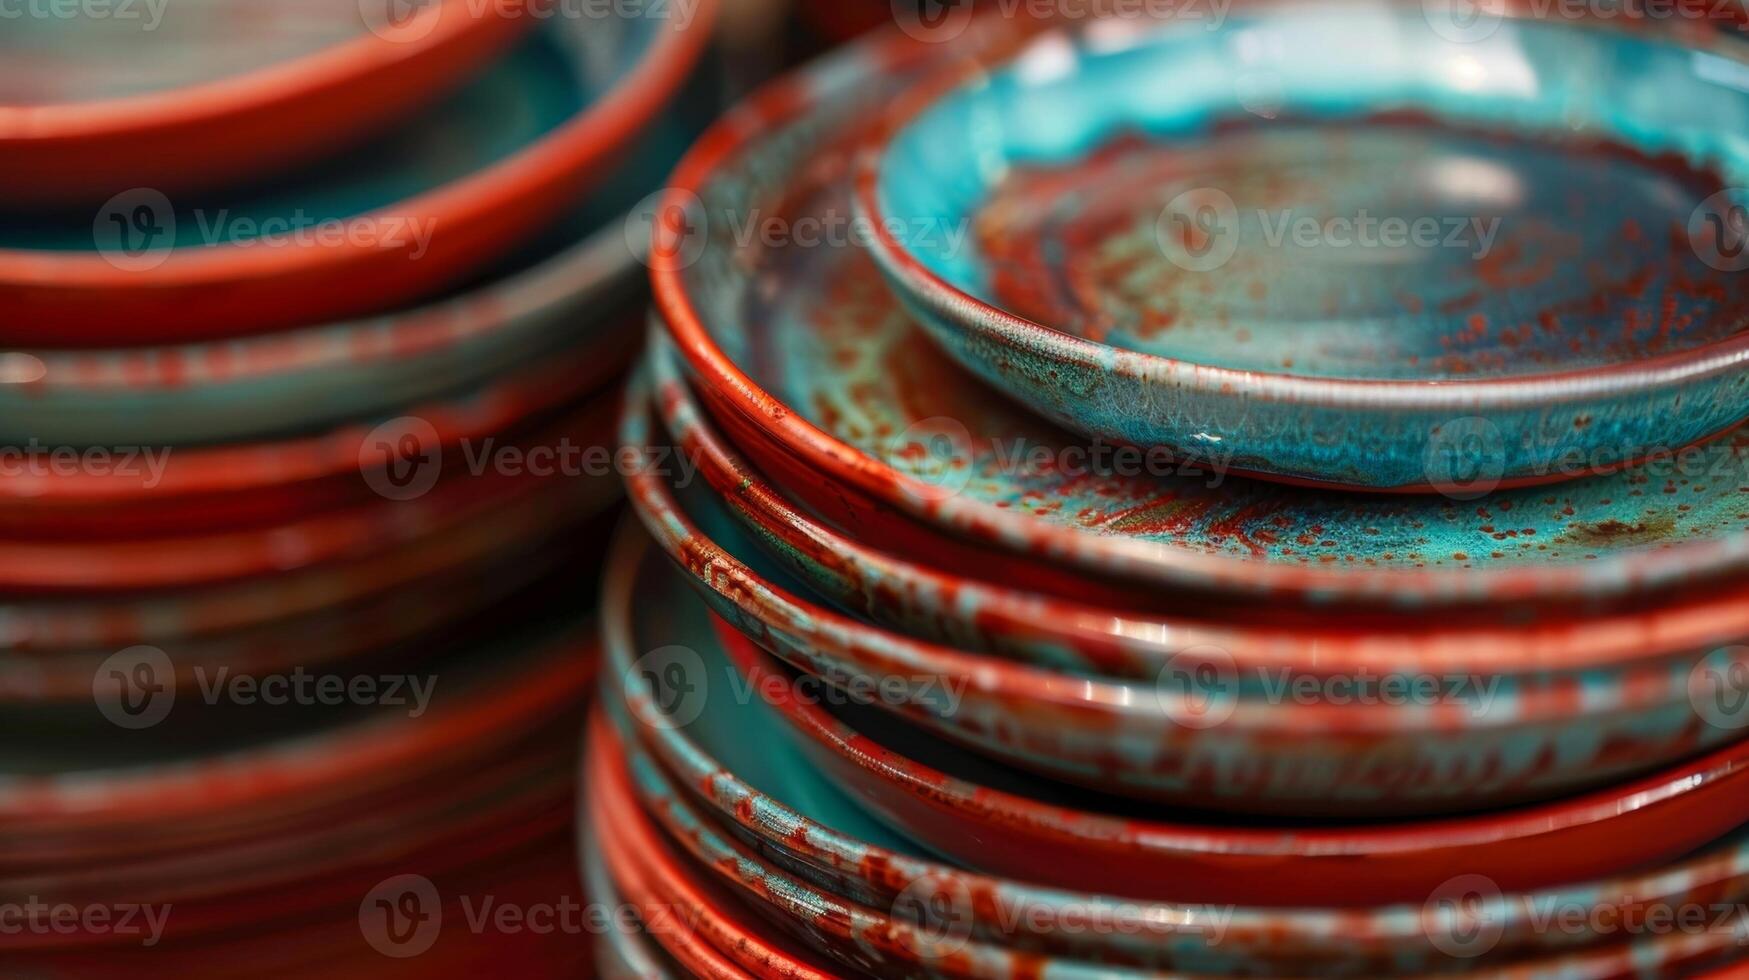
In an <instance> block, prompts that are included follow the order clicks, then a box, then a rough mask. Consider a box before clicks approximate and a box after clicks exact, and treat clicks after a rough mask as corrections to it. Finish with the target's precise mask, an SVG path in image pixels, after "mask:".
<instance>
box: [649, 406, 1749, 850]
mask: <svg viewBox="0 0 1749 980" xmlns="http://www.w3.org/2000/svg"><path fill="white" fill-rule="evenodd" d="M637 398H638V395H637V394H636V393H634V400H633V404H634V405H635V404H639V402H638V400H637ZM622 432H623V438H622V441H623V442H624V444H626V445H630V446H649V445H652V442H651V433H650V432H649V430H648V420H647V418H645V416H643V415H642V414H641V413H639V412H637V411H632V412H628V413H627V415H626V418H625V420H624V423H623V425H622ZM627 485H628V488H629V492H630V495H631V498H632V503H633V506H634V508H635V510H636V511H637V512H638V514H639V516H640V517H642V518H643V520H644V524H645V526H646V527H647V528H649V529H650V531H651V533H652V535H654V537H655V538H656V540H657V542H658V544H660V545H661V547H662V548H663V550H664V551H666V552H667V553H668V554H669V555H670V556H671V557H673V558H674V559H675V561H676V562H677V563H678V564H679V565H680V566H681V567H683V568H685V569H686V570H687V571H688V573H689V575H690V577H691V580H692V581H693V582H694V583H695V585H696V586H697V587H698V588H699V591H700V593H701V594H702V595H703V596H704V597H705V598H706V599H707V600H708V601H709V602H710V604H711V606H712V608H713V609H715V610H716V611H717V612H719V613H720V614H721V615H723V616H724V617H725V618H726V619H728V620H729V621H730V622H731V623H733V624H734V625H735V626H736V627H737V628H739V629H741V630H743V631H744V632H746V633H747V634H748V635H749V636H751V637H754V638H755V639H757V640H758V641H759V643H760V644H761V645H762V646H765V647H766V648H767V649H769V650H771V651H772V652H773V653H776V654H777V655H778V656H780V657H781V658H783V659H784V660H786V661H788V662H789V663H790V664H791V665H793V666H795V667H796V668H797V669H800V670H803V671H805V672H807V673H810V674H815V675H818V676H821V677H826V678H831V679H832V680H833V682H834V683H836V684H838V685H840V686H843V685H845V684H852V685H868V684H884V683H891V679H892V678H899V679H900V682H899V683H898V684H897V685H896V686H895V687H893V690H892V694H891V695H890V696H889V697H886V698H883V699H882V706H883V707H886V708H888V709H890V710H892V711H893V712H895V713H897V714H900V715H902V716H903V717H905V718H907V719H909V720H910V721H911V722H912V723H914V724H918V725H921V726H923V727H924V728H926V729H928V730H930V731H933V732H935V733H938V734H940V735H944V736H947V737H948V738H950V739H953V740H954V741H956V742H959V743H960V744H962V745H966V746H968V747H971V748H974V749H975V750H976V751H978V752H980V753H983V754H985V755H988V756H991V757H994V758H998V759H1001V760H1003V761H1006V762H1008V763H1011V764H1014V765H1018V766H1021V767H1023V768H1027V769H1031V770H1034V771H1037V772H1041V773H1045V774H1048V775H1051V776H1053V777H1056V778H1060V779H1067V780H1070V781H1074V782H1079V783H1085V784H1089V785H1092V786H1095V787H1097V788H1099V789H1102V790H1105V791H1107V792H1120V793H1123V794H1126V795H1136V796H1144V797H1152V798H1158V799H1162V800H1166V801H1170V802H1174V803H1178V804H1182V805H1187V806H1193V807H1198V808H1204V809H1206V808H1218V809H1231V810H1246V811H1257V812H1271V813H1291V814H1294V815H1296V816H1306V815H1311V814H1325V815H1332V816H1368V817H1377V816H1379V815H1381V814H1408V813H1415V812H1420V813H1430V812H1455V811H1462V810H1467V809H1479V808H1482V807H1486V806H1491V805H1503V804H1508V803H1514V802H1527V801H1530V800H1535V799H1547V798H1550V797H1552V796H1555V795H1558V794H1561V793H1564V792H1572V791H1575V790H1578V789H1582V788H1585V787H1588V786H1596V785H1599V784H1602V783H1604V782H1607V781H1609V780H1611V779H1622V778H1626V777H1628V776H1631V775H1634V774H1636V773H1642V772H1645V771H1647V770H1650V769H1653V768H1656V767H1658V766H1663V765H1669V764H1671V763H1673V762H1675V761H1676V760H1678V759H1682V758H1685V757H1688V756H1690V755H1693V754H1694V753H1696V752H1697V751H1699V750H1701V749H1704V748H1707V747H1709V746H1716V745H1720V744H1723V743H1725V742H1728V741H1731V740H1733V739H1734V738H1735V737H1736V736H1737V734H1738V729H1739V728H1740V727H1741V721H1740V719H1742V718H1743V717H1744V715H1743V713H1742V712H1741V711H1737V710H1735V709H1737V708H1740V707H1741V706H1742V705H1740V704H1739V703H1738V702H1739V701H1741V698H1739V697H1737V693H1738V689H1737V687H1736V686H1734V682H1733V681H1732V678H1734V677H1737V676H1739V675H1740V674H1741V672H1742V670H1743V666H1742V663H1741V661H1743V660H1744V659H1745V658H1746V657H1749V648H1744V647H1737V646H1732V647H1725V648H1721V649H1719V650H1716V651H1711V652H1706V653H1703V654H1700V656H1699V659H1689V660H1681V659H1680V658H1679V659H1678V660H1675V661H1670V662H1666V663H1654V664H1652V665H1650V666H1642V667H1639V668H1634V667H1625V668H1624V669H1623V670H1622V671H1621V673H1620V674H1619V676H1618V677H1616V678H1615V679H1614V682H1613V683H1612V684H1610V685H1607V686H1606V687H1604V688H1603V689H1601V690H1598V691H1592V690H1591V689H1589V688H1587V687H1586V686H1585V685H1583V684H1577V683H1573V680H1572V679H1571V678H1568V679H1566V680H1560V679H1556V680H1550V679H1547V678H1541V679H1538V678H1496V679H1492V680H1489V679H1483V678H1481V677H1480V676H1479V675H1476V674H1474V673H1473V672H1461V671H1460V672H1454V673H1449V674H1447V673H1440V674H1433V675H1426V674H1423V675H1419V677H1418V678H1417V679H1416V680H1415V681H1414V689H1415V690H1416V691H1419V692H1420V693H1416V694H1408V693H1403V694H1401V696H1393V697H1392V698H1384V697H1374V696H1366V697H1355V696H1353V695H1354V694H1355V693H1356V692H1358V691H1360V690H1361V689H1363V688H1364V689H1367V690H1375V688H1374V687H1373V686H1372V685H1371V682H1368V681H1365V680H1363V679H1362V678H1361V677H1359V676H1358V675H1356V676H1354V677H1352V678H1350V679H1349V681H1348V682H1345V683H1349V684H1352V685H1354V686H1347V687H1344V688H1343V691H1345V692H1347V693H1343V694H1341V695H1340V696H1336V695H1329V694H1327V693H1326V692H1327V691H1329V690H1331V689H1329V688H1327V687H1326V686H1324V684H1323V683H1322V682H1321V681H1314V682H1313V683H1312V686H1311V687H1310V688H1309V689H1308V688H1307V687H1306V686H1305V684H1306V682H1305V681H1302V680H1300V679H1299V676H1300V675H1297V674H1296V673H1295V672H1294V671H1293V670H1291V669H1289V670H1287V671H1286V672H1285V673H1282V672H1279V671H1278V672H1261V673H1258V674H1257V675H1255V676H1253V675H1252V674H1251V672H1250V671H1249V670H1248V671H1247V672H1246V673H1245V674H1243V675H1241V674H1239V673H1238V672H1237V670H1236V668H1235V667H1233V666H1232V661H1231V659H1230V655H1225V654H1224V652H1223V651H1218V650H1213V649H1192V650H1187V651H1183V653H1181V654H1180V655H1178V656H1176V657H1174V658H1173V662H1169V663H1168V667H1167V669H1164V670H1162V671H1161V673H1160V676H1159V677H1158V678H1157V679H1156V680H1155V682H1153V683H1151V684H1139V683H1126V682H1120V681H1115V680H1110V681H1108V680H1099V679H1093V678H1087V677H1085V676H1077V675H1072V674H1065V673H1061V672H1058V671H1054V670H1046V669H1040V668H1037V667H1033V666H1030V665H1024V664H1016V663H1014V662H1013V661H1010V660H1006V659H1003V658H999V657H992V656H987V655H982V654H977V653H971V652H967V651H963V650H959V649H954V648H949V647H944V646H941V645H938V644H933V643H927V642H921V641H917V640H914V639H912V638H910V637H907V636H903V635H900V634H895V633H892V632H889V631H886V630H883V629H880V628H878V627H875V626H873V625H871V624H869V623H867V622H866V621H863V620H860V619H857V618H855V617H853V616H848V615H844V614H842V613H840V612H837V611H834V610H830V609H827V608H825V607H823V606H820V605H818V604H816V603H814V602H812V601H810V600H809V599H807V598H805V596H804V595H803V592H804V591H805V589H804V587H802V586H799V585H797V584H795V583H794V582H793V581H791V580H790V579H789V578H788V577H787V576H786V575H785V574H784V573H782V571H781V570H780V569H778V568H777V567H776V565H775V563H774V562H771V561H769V560H766V559H764V558H763V556H762V554H761V553H760V551H759V548H758V546H757V545H756V544H754V543H753V541H751V540H749V537H748V536H747V535H746V534H745V533H744V532H742V531H740V529H739V528H738V527H736V525H735V524H734V522H733V521H732V520H730V519H728V518H727V517H726V515H724V514H722V512H721V509H720V505H718V504H715V503H714V502H713V500H712V495H711V493H710V491H709V489H708V487H699V486H693V487H691V488H689V489H688V490H687V491H686V495H687V497H689V498H690V500H689V502H688V504H687V509H685V510H683V509H682V508H681V507H680V506H679V504H678V503H677V502H676V500H675V498H674V496H673V493H672V491H671V490H670V488H669V486H668V484H667V482H666V478H665V476H664V475H663V474H662V473H659V472H657V471H656V470H655V469H654V468H640V469H638V470H636V471H634V472H631V473H629V474H628V475H627ZM698 519H704V520H707V521H709V525H708V527H705V528H701V527H700V526H699V525H698V524H696V523H694V522H695V520H698ZM749 563H751V564H749ZM883 679H885V680H883ZM1284 680H1285V683H1284ZM1382 690H1383V689H1382V688H1378V689H1376V691H1377V692H1378V693H1382ZM1594 695H1595V699H1594Z"/></svg>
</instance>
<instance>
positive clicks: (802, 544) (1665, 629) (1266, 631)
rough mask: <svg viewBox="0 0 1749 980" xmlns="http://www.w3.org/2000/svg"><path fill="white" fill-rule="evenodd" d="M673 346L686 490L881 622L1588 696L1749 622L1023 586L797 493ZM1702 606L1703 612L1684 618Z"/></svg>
mask: <svg viewBox="0 0 1749 980" xmlns="http://www.w3.org/2000/svg"><path fill="white" fill-rule="evenodd" d="M674 361H675V357H674V354H673V350H672V345H671V344H670V343H669V342H668V341H667V339H666V337H665V335H663V334H662V333H660V332H659V331H652V334H651V350H650V352H649V355H648V357H647V361H646V367H647V370H648V372H649V376H650V381H651V383H652V386H653V389H654V392H655V395H654V397H653V399H652V401H653V402H654V404H655V410H656V412H657V414H658V416H659V418H660V420H661V422H662V424H663V426H664V427H665V428H666V429H667V431H668V433H669V434H670V435H671V436H672V437H673V438H674V439H675V441H676V444H677V446H678V447H679V448H680V450H681V451H682V452H685V453H686V454H688V455H689V456H692V457H693V458H694V459H695V460H696V462H697V463H698V465H699V472H700V474H701V475H702V476H703V478H704V480H705V481H708V482H709V484H710V485H711V486H712V488H713V489H714V490H715V493H712V494H709V495H706V494H703V493H696V492H695V493H694V494H693V495H692V496H690V497H689V500H688V503H689V510H690V512H691V513H692V514H693V515H695V516H696V517H697V519H698V520H699V522H700V525H701V527H703V528H705V529H706V531H707V533H711V534H713V535H720V534H729V533H734V532H733V531H731V530H728V529H726V528H723V527H722V524H723V522H722V521H721V520H720V518H719V517H718V515H719V514H728V515H729V516H731V517H732V518H733V519H734V520H735V523H736V524H737V525H738V526H739V529H740V530H741V531H742V532H744V533H745V534H747V535H748V536H750V537H751V539H752V540H754V541H755V542H756V543H757V545H758V546H759V548H760V549H761V551H763V552H764V553H765V554H768V555H770V556H771V557H772V558H773V559H775V560H776V561H777V562H780V563H781V564H782V566H783V568H784V569H785V570H787V571H789V572H791V573H793V575H794V576H795V577H796V578H798V579H799V580H801V581H802V582H805V583H806V585H807V587H808V588H810V589H812V590H814V591H815V592H818V593H819V594H820V595H823V596H825V597H827V598H828V599H830V600H831V601H833V602H835V603H837V604H838V605H840V606H842V607H844V608H846V609H849V610H852V611H854V612H856V613H857V614H859V615H863V616H867V617H869V618H871V619H872V620H874V621H876V622H879V623H881V624H883V625H885V626H888V627H890V628H893V629H895V630H899V631H902V632H906V633H910V634H912V635H916V636H922V637H927V638H929V639H932V640H935V641H938V642H942V643H945V644H948V645H950V646H954V647H956V648H959V649H963V650H983V651H989V652H992V653H997V654H1000V655H1003V656H1007V657H1012V658H1015V659H1016V660H1017V661H1020V662H1025V663H1030V664H1035V665H1037V666H1040V667H1044V668H1048V669H1051V670H1057V671H1066V672H1071V673H1077V674H1084V675H1089V676H1095V677H1122V678H1134V679H1141V680H1152V679H1154V678H1155V677H1157V676H1158V675H1159V673H1160V671H1161V670H1162V669H1163V668H1165V667H1166V666H1167V665H1168V664H1169V663H1170V662H1171V658H1172V657H1173V656H1174V655H1176V654H1178V653H1180V652H1181V651H1184V650H1187V649H1193V648H1199V647H1215V648H1219V649H1221V650H1224V651H1226V652H1227V653H1228V654H1229V655H1231V656H1232V658H1233V662H1234V665H1235V668H1236V669H1237V670H1238V671H1239V672H1240V679H1241V680H1242V682H1243V684H1242V687H1243V689H1244V691H1245V692H1246V693H1247V694H1248V695H1250V696H1255V695H1257V694H1259V693H1261V692H1260V689H1261V688H1262V687H1263V685H1262V684H1261V683H1260V681H1259V678H1261V677H1262V676H1264V675H1266V674H1268V673H1270V672H1272V671H1276V670H1280V669H1284V668H1286V669H1292V670H1300V671H1306V672H1308V673H1314V674H1316V673H1332V674H1343V673H1347V672H1353V671H1369V672H1375V673H1391V674H1396V675H1398V676H1402V677H1406V678H1407V677H1415V676H1418V675H1421V674H1426V673H1439V672H1443V671H1457V672H1461V673H1464V674H1474V675H1477V676H1487V677H1488V678H1490V679H1491V680H1497V682H1498V684H1499V685H1500V687H1499V690H1500V691H1501V692H1504V693H1505V694H1506V695H1507V696H1509V697H1524V698H1533V697H1535V696H1537V694H1539V693H1542V692H1547V691H1550V690H1559V689H1563V688H1565V689H1570V690H1573V691H1574V692H1575V695H1574V696H1575V697H1576V698H1578V699H1579V700H1580V701H1582V702H1583V703H1586V704H1595V705H1605V704H1609V703H1611V702H1612V701H1615V700H1618V699H1620V698H1621V697H1623V692H1624V691H1626V690H1628V689H1630V688H1636V687H1639V686H1641V685H1643V684H1644V683H1645V678H1646V677H1647V675H1648V673H1650V672H1654V671H1659V670H1664V671H1667V672H1668V675H1669V681H1670V682H1671V683H1680V682H1681V680H1682V678H1683V676H1684V675H1685V674H1686V672H1687V671H1689V670H1691V669H1692V668H1693V665H1694V663H1695V662H1696V661H1697V660H1698V659H1700V657H1701V655H1703V654H1706V653H1708V652H1710V651H1713V650H1716V649H1719V648H1721V647H1724V646H1727V645H1729V644H1731V643H1735V642H1737V641H1739V640H1740V639H1742V638H1744V637H1746V636H1749V614H1745V615H1739V614H1738V613H1737V610H1739V609H1743V608H1744V607H1743V601H1744V595H1743V594H1741V593H1727V594H1724V595H1719V596H1709V597H1706V598H1704V599H1701V600H1697V601H1692V602H1684V603H1681V604H1676V605H1672V606H1670V607H1663V608H1659V609H1656V610H1650V611H1643V612H1637V613H1620V614H1616V615H1614V616H1604V617H1599V618H1594V619H1592V620H1591V621H1590V622H1589V623H1588V631H1587V632H1586V633H1585V635H1584V636H1583V638H1581V637H1580V636H1577V635H1575V634H1574V632H1573V630H1572V626H1571V624H1568V623H1561V622H1555V623H1550V624H1546V625H1533V624H1523V625H1522V626H1514V627H1509V628H1505V629H1502V628H1500V627H1498V626H1494V625H1491V624H1470V626H1471V627H1472V628H1471V629H1466V628H1465V624H1461V623H1446V622H1443V621H1435V622H1429V623H1419V624H1413V625H1405V626H1401V627H1394V626H1385V625H1372V626H1369V627H1368V628H1367V629H1365V630H1363V631H1362V630H1354V629H1351V628H1348V627H1347V626H1346V625H1345V624H1339V623H1328V622H1326V623H1321V624H1320V623H1308V624H1306V625H1304V626H1300V627H1291V626H1283V625H1281V624H1275V623H1266V624H1258V623H1254V622H1248V621H1246V620H1245V618H1244V617H1243V616H1240V615H1227V616H1222V615H1220V614H1218V613H1214V612H1212V611H1202V610H1194V611H1187V612H1185V613H1182V614H1172V613H1165V612H1141V611H1134V610H1130V609H1126V608H1123V607H1122V606H1121V604H1119V603H1114V602H1105V603H1100V602H1090V603H1080V602H1074V601H1069V600H1063V599H1057V598H1053V597H1050V596H1047V595H1042V594H1039V593H1037V592H1033V591H1030V590H1026V589H1020V588H1014V587H1012V586H1011V585H1010V584H1008V583H1005V582H1003V581H1001V577H1000V575H999V574H990V573H987V572H986V573H978V572H976V571H974V572H972V573H970V574H968V575H964V576H962V575H958V574H954V573H951V572H943V571H941V570H939V569H937V568H934V567H931V566H930V565H929V564H928V563H927V562H924V561H921V560H917V559H916V558H914V557H911V556H905V555H901V554H897V553H895V552H894V551H893V550H892V549H891V548H890V547H889V546H887V545H886V544H885V543H882V544H879V545H874V546H871V545H868V544H865V543H863V542H861V541H858V540H856V539H854V538H851V537H850V536H848V535H845V534H843V533H841V532H839V531H837V530H835V529H834V528H832V527H830V526H829V525H828V524H827V523H825V522H822V521H819V520H817V519H815V518H814V517H813V516H812V515H810V514H808V513H807V512H806V510H805V509H804V508H801V507H798V506H796V505H794V504H793V503H792V502H791V501H790V500H788V499H787V498H786V497H785V496H784V495H783V494H782V493H781V491H779V490H778V489H776V488H775V487H773V486H772V485H771V484H770V483H768V482H767V481H766V480H765V479H764V477H763V476H762V475H761V474H760V473H758V472H757V471H756V470H755V469H754V468H752V467H751V466H750V465H749V464H747V463H746V462H745V461H743V460H742V459H741V458H740V457H739V456H738V455H737V454H736V453H735V452H734V450H733V448H732V446H731V445H730V443H729V441H728V440H727V439H725V438H724V437H723V436H722V435H721V434H719V433H717V432H716V431H715V429H714V426H713V423H712V422H711V420H710V419H709V418H708V416H706V415H705V414H704V412H703V411H702V409H701V407H700V406H699V405H698V404H697V402H696V400H695V398H694V395H693V393H692V391H691V389H690V388H689V387H688V386H687V384H686V382H685V381H684V379H683V377H682V375H681V372H680V369H679V367H678V365H677V364H675V363H674ZM1746 612H1749V611H1746ZM1701 622H1705V623H1706V624H1707V625H1706V626H1705V627H1704V628H1700V629H1693V630H1689V629H1685V628H1684V627H1685V626H1686V625H1693V624H1697V623H1701ZM1599 734H1600V733H1599V732H1598V731H1597V730H1596V729H1594V728H1590V727H1588V726H1583V725H1581V726H1576V727H1575V729H1574V730H1573V731H1571V732H1569V733H1567V737H1568V739H1569V744H1570V745H1573V746H1584V745H1586V744H1587V742H1588V741H1589V740H1590V739H1594V738H1596V737H1599ZM1664 734H1665V735H1669V734H1670V733H1669V732H1665V733H1664ZM1575 754H1577V753H1575Z"/></svg>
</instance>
